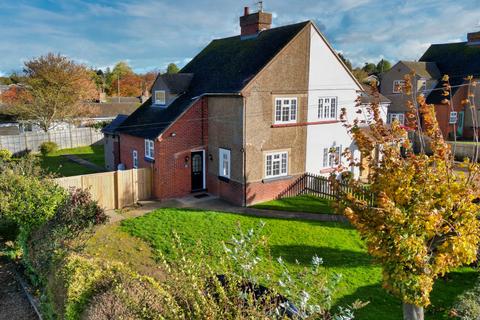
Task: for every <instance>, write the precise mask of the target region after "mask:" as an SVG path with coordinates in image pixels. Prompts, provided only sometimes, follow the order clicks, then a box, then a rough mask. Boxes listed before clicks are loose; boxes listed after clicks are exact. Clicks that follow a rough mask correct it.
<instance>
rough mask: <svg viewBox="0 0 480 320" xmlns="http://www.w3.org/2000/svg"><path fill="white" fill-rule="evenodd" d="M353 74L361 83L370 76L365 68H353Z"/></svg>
mask: <svg viewBox="0 0 480 320" xmlns="http://www.w3.org/2000/svg"><path fill="white" fill-rule="evenodd" d="M352 74H353V76H354V77H355V78H356V79H357V80H358V81H359V82H360V83H364V82H365V78H367V77H368V73H366V72H365V71H363V69H360V68H355V69H353V70H352Z"/></svg>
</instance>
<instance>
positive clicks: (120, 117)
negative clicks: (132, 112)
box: [102, 114, 128, 134]
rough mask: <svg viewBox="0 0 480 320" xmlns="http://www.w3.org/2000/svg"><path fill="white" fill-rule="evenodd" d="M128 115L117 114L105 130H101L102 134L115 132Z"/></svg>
mask: <svg viewBox="0 0 480 320" xmlns="http://www.w3.org/2000/svg"><path fill="white" fill-rule="evenodd" d="M127 118H128V115H126V114H119V115H117V117H116V118H115V119H113V120H112V122H110V123H109V124H108V125H106V126H105V128H103V129H102V132H103V133H108V134H114V133H115V130H117V128H118V126H119V125H121V124H122V123H123V122H124V121H125V120H126V119H127Z"/></svg>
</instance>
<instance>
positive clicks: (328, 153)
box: [323, 146, 342, 168]
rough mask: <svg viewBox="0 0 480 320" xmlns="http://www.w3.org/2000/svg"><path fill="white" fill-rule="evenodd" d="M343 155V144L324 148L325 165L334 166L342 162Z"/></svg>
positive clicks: (326, 166)
mask: <svg viewBox="0 0 480 320" xmlns="http://www.w3.org/2000/svg"><path fill="white" fill-rule="evenodd" d="M341 156H342V146H333V147H330V148H323V167H324V168H333V167H335V166H338V165H339V164H340V159H341Z"/></svg>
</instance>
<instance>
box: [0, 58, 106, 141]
mask: <svg viewBox="0 0 480 320" xmlns="http://www.w3.org/2000/svg"><path fill="white" fill-rule="evenodd" d="M24 74H25V78H24V81H23V83H24V85H23V86H21V87H18V86H17V87H15V88H14V89H12V90H15V91H14V92H13V91H11V92H8V91H7V93H6V94H4V96H3V101H4V102H5V103H6V104H7V106H8V107H7V112H8V113H10V114H12V115H16V116H18V117H19V118H20V119H24V120H28V121H30V122H32V123H34V124H37V125H38V126H39V127H40V128H42V129H43V130H44V131H45V132H47V131H48V130H49V129H52V128H53V127H55V125H56V123H57V122H59V121H72V120H74V119H75V118H78V117H83V116H87V115H89V114H90V113H91V112H90V108H89V107H88V103H87V102H89V101H91V100H94V99H95V98H96V97H97V94H98V93H97V90H96V88H95V84H94V82H93V81H92V76H91V72H90V71H89V70H88V69H87V68H86V67H85V66H83V65H80V64H77V63H75V62H74V61H73V60H70V59H68V58H67V57H64V56H61V55H59V54H53V53H49V54H47V55H45V56H41V57H39V58H35V59H33V60H30V61H27V62H25V68H24Z"/></svg>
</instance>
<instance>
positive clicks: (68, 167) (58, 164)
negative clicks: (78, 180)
mask: <svg viewBox="0 0 480 320" xmlns="http://www.w3.org/2000/svg"><path fill="white" fill-rule="evenodd" d="M65 154H74V155H77V156H78V157H80V158H83V159H85V160H88V161H90V162H93V163H95V164H96V165H98V166H101V167H103V166H104V165H105V164H104V154H103V145H100V146H86V147H78V148H73V149H61V150H58V151H55V152H52V153H51V154H48V155H47V156H40V165H41V167H42V168H43V169H45V170H47V171H48V172H50V173H54V174H58V175H59V176H62V177H69V176H76V175H81V174H89V173H95V172H96V171H95V170H93V169H90V168H87V167H84V166H81V165H79V164H77V163H74V162H72V161H69V160H68V159H67V158H65V157H64V156H63V155H65Z"/></svg>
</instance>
